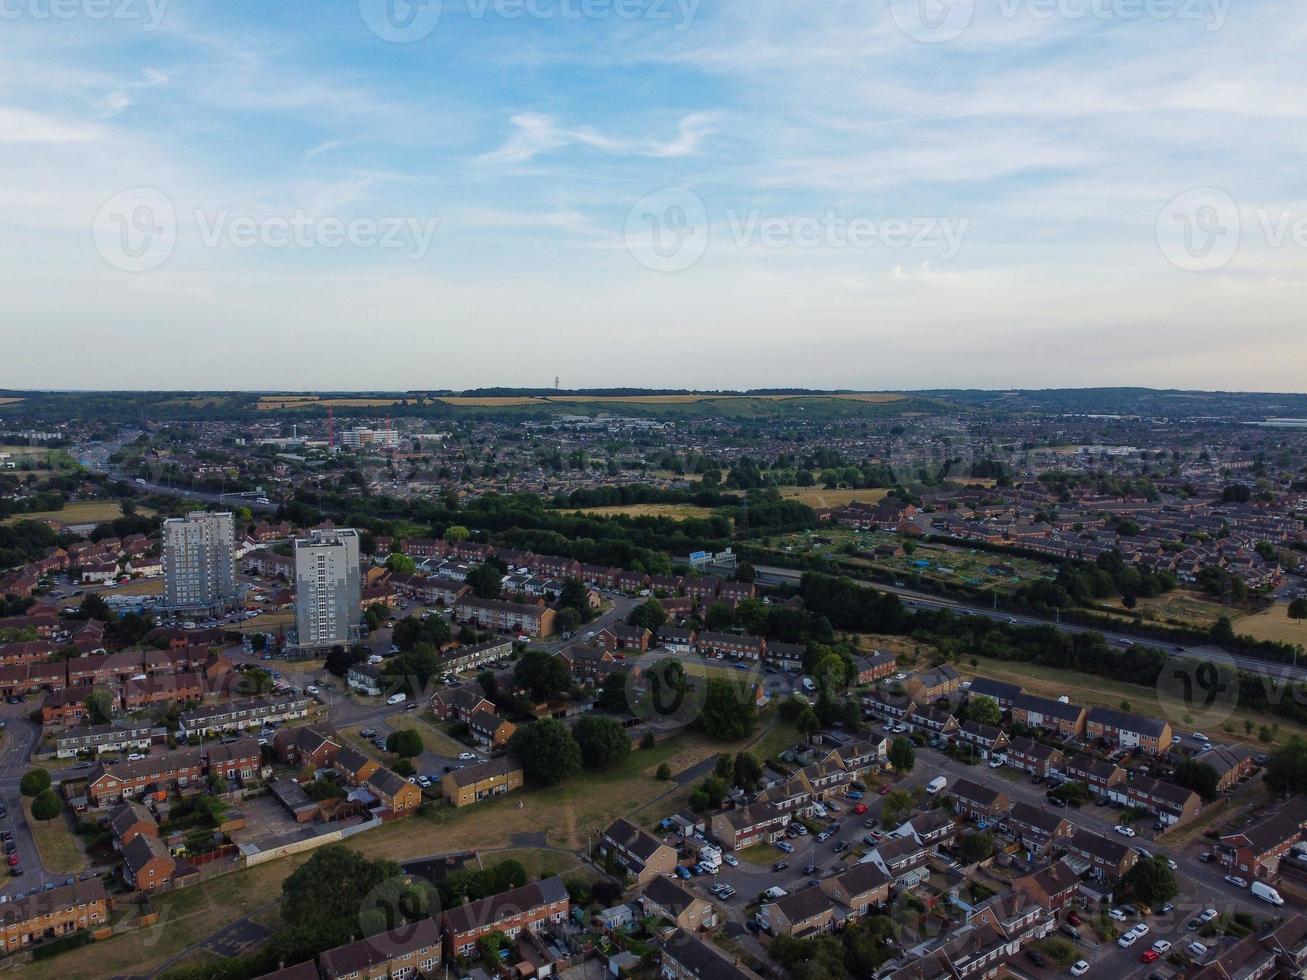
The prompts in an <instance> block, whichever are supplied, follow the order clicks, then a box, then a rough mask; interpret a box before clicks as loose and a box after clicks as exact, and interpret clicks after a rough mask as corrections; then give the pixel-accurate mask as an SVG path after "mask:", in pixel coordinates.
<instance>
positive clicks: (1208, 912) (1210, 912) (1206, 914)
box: [1198, 909, 1221, 925]
mask: <svg viewBox="0 0 1307 980" xmlns="http://www.w3.org/2000/svg"><path fill="white" fill-rule="evenodd" d="M1220 914H1221V913H1219V912H1217V911H1216V909H1203V914H1202V915H1200V916H1199V917H1198V921H1199V922H1201V923H1202V924H1203V925H1207V923H1209V922H1211V921H1212V920H1213V919H1215V918H1216V917H1217V916H1218V915H1220Z"/></svg>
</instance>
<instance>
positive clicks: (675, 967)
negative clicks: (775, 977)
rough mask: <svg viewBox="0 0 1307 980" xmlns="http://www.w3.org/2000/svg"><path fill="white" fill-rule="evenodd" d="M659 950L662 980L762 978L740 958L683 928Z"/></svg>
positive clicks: (739, 979)
mask: <svg viewBox="0 0 1307 980" xmlns="http://www.w3.org/2000/svg"><path fill="white" fill-rule="evenodd" d="M660 951H661V954H662V956H661V960H662V963H661V966H660V975H661V976H662V978H663V980H761V978H760V977H759V976H758V974H757V973H754V972H753V971H752V970H750V969H749V968H748V967H746V966H743V965H742V964H741V963H740V961H739V957H734V958H732V957H729V956H727V955H726V954H725V953H723V952H722V951H721V950H719V949H718V948H717V947H716V946H714V945H713V944H712V943H707V942H704V941H703V940H702V939H699V938H698V937H696V936H695V935H693V934H692V933H689V932H687V931H685V930H684V929H678V930H677V931H676V932H674V933H673V934H672V935H671V937H670V938H668V939H667V940H666V941H665V942H663V943H662V945H661V949H660Z"/></svg>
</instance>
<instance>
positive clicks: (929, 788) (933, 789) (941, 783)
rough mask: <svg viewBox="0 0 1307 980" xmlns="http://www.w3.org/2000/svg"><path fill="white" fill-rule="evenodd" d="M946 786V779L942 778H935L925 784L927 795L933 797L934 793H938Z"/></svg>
mask: <svg viewBox="0 0 1307 980" xmlns="http://www.w3.org/2000/svg"><path fill="white" fill-rule="evenodd" d="M947 785H948V779H946V778H945V777H944V776H936V777H935V778H934V779H932V780H931V781H930V782H928V783H927V784H926V792H927V793H929V794H930V795H931V796H934V795H935V794H936V793H938V792H939V791H940V790H942V789H943V788H944V787H945V786H947Z"/></svg>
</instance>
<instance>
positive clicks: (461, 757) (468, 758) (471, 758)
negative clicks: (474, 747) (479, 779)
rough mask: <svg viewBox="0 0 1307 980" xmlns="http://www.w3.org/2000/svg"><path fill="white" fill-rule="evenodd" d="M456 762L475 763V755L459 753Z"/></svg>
mask: <svg viewBox="0 0 1307 980" xmlns="http://www.w3.org/2000/svg"><path fill="white" fill-rule="evenodd" d="M458 761H459V762H476V761H477V757H476V753H475V752H460V753H459V754H458Z"/></svg>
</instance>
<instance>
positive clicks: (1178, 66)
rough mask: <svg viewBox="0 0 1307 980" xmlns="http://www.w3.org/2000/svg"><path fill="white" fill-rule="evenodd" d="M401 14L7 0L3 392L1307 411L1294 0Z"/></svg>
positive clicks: (448, 7) (736, 5)
mask: <svg viewBox="0 0 1307 980" xmlns="http://www.w3.org/2000/svg"><path fill="white" fill-rule="evenodd" d="M390 2H391V6H390V7H389V8H387V7H386V6H385V0H348V2H346V0H315V2H308V0H287V2H284V3H280V4H270V3H267V2H263V3H252V2H237V0H228V2H223V3H206V2H193V3H188V4H185V5H183V4H181V3H180V2H177V0H172V2H165V0H4V2H3V3H2V4H0V65H2V66H3V67H0V295H3V297H4V298H3V299H2V300H0V330H3V331H4V333H5V335H6V340H7V341H8V343H6V346H5V350H6V356H5V358H4V359H3V361H2V362H0V386H6V387H18V388H21V387H55V386H68V387H127V388H143V387H169V388H173V387H181V388H332V389H341V388H356V389H361V388H408V387H423V388H433V387H456V388H461V387H471V386H478V385H491V384H521V385H541V384H549V383H552V379H553V378H554V376H555V375H558V376H560V377H561V378H562V381H563V383H564V385H568V386H575V387H581V386H591V385H607V384H623V385H648V386H697V387H717V386H723V387H744V386H774V385H805V386H814V387H815V386H840V387H857V388H868V389H876V388H906V387H947V386H984V387H1008V386H1013V387H1015V386H1022V387H1046V386H1077V385H1094V384H1146V385H1155V386H1178V387H1205V388H1235V389H1247V388H1258V389H1281V390H1301V389H1302V370H1301V366H1302V364H1304V363H1307V340H1304V338H1303V330H1302V326H1301V323H1302V315H1301V309H1302V301H1303V296H1304V258H1305V257H1307V200H1305V199H1304V192H1303V181H1302V172H1303V150H1304V143H1305V142H1307V129H1304V127H1303V121H1304V120H1303V116H1304V115H1305V114H1307V100H1304V99H1303V98H1302V91H1303V82H1304V78H1303V75H1304V68H1303V63H1304V60H1305V59H1303V58H1302V57H1301V51H1302V50H1303V49H1304V47H1305V46H1307V45H1305V42H1307V8H1303V7H1302V6H1301V5H1286V4H1278V5H1277V4H1271V3H1269V2H1262V0H992V2H985V3H977V4H976V5H975V6H974V7H973V5H972V0H862V2H856V3H855V2H840V0H832V2H829V3H820V4H817V3H814V4H797V3H794V2H792V0H752V2H743V0H723V2H717V3H712V2H709V0H702V2H700V3H695V0H667V2H664V0H530V2H527V0H443V2H441V3H440V5H439V8H438V12H439V17H438V20H437V19H436V18H435V17H434V16H433V11H434V10H435V9H437V8H433V7H431V6H426V7H421V8H411V7H409V6H408V5H407V3H406V0H390ZM61 3H62V4H63V5H62V6H59V4H61ZM923 5H924V6H923ZM56 10H57V11H58V14H57V15H56V13H55V11H56ZM105 12H108V13H109V14H110V16H102V15H103V14H104V13H105ZM405 18H411V20H405ZM406 25H409V26H406ZM406 32H407V33H406ZM396 38H399V40H396ZM287 223H297V224H298V225H300V226H302V229H303V233H302V236H299V237H296V238H294V240H293V241H290V242H289V243H288V242H287V241H286V240H285V236H284V235H282V234H281V231H282V229H283V228H284V226H285V225H286V224H287ZM340 226H349V227H350V228H351V231H350V233H349V235H348V237H347V240H346V241H344V242H343V243H339V244H338V243H337V237H338V236H336V232H337V231H338V229H339V227H340ZM360 229H361V230H360ZM141 236H145V237H141ZM383 240H384V243H383Z"/></svg>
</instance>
